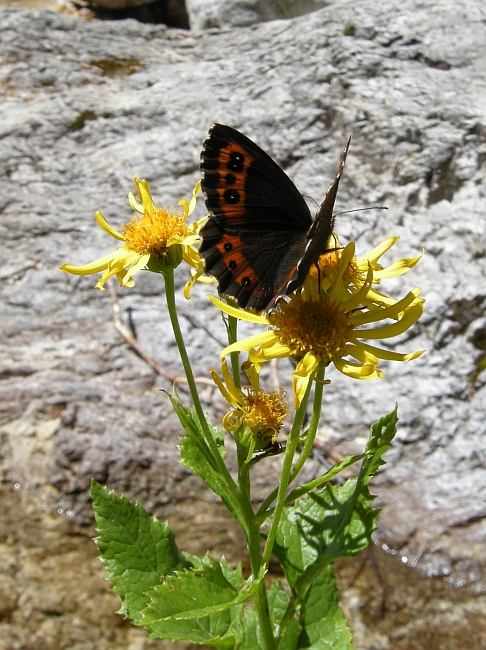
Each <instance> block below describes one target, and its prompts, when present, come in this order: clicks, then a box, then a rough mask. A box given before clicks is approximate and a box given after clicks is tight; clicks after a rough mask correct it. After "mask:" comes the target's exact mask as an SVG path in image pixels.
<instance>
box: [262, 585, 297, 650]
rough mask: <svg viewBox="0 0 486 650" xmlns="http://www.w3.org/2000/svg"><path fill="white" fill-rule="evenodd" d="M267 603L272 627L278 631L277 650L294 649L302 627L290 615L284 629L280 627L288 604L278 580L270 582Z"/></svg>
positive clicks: (286, 596)
mask: <svg viewBox="0 0 486 650" xmlns="http://www.w3.org/2000/svg"><path fill="white" fill-rule="evenodd" d="M268 605H269V608H270V616H271V620H272V623H273V625H274V629H275V630H276V631H278V632H279V638H278V648H279V650H294V649H295V648H296V647H297V645H296V644H297V639H298V638H299V634H300V632H301V629H302V628H301V626H300V624H299V622H298V621H297V619H296V618H295V617H294V616H292V617H291V619H290V620H289V621H288V623H287V624H286V625H285V627H284V629H282V630H281V629H280V624H281V622H282V618H283V617H284V615H285V613H286V611H287V607H288V605H289V597H288V594H287V592H286V591H285V589H284V588H283V586H282V583H281V582H280V581H279V580H275V581H274V582H272V586H271V587H270V589H269V591H268Z"/></svg>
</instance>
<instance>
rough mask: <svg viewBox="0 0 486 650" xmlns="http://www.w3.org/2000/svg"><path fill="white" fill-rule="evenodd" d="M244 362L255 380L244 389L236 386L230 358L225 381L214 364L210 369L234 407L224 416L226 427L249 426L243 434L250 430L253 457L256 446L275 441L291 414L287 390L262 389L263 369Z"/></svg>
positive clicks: (224, 373) (229, 428) (260, 447)
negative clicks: (230, 368)
mask: <svg viewBox="0 0 486 650" xmlns="http://www.w3.org/2000/svg"><path fill="white" fill-rule="evenodd" d="M244 365H246V368H245V370H246V374H247V376H248V379H249V380H250V384H251V385H250V386H249V387H248V388H244V389H240V388H237V387H236V386H235V383H234V381H233V378H232V376H231V373H230V372H229V369H228V365H227V363H226V359H223V360H222V363H221V374H222V375H223V380H224V383H223V382H222V381H221V379H220V378H219V376H218V374H217V373H216V371H215V370H214V369H213V368H211V369H210V372H211V377H212V378H213V381H214V383H215V384H216V386H217V387H218V388H219V390H220V392H221V394H222V395H223V397H224V398H225V400H226V401H227V402H228V404H230V405H231V407H232V409H231V411H229V412H228V413H226V415H225V416H224V418H223V426H224V428H225V429H226V430H227V431H231V432H236V431H238V429H239V428H240V427H241V425H243V426H244V427H245V431H244V432H243V436H245V434H246V433H247V432H249V433H250V437H251V440H250V442H249V444H248V447H249V449H250V451H249V454H248V459H247V460H249V459H250V458H251V455H252V454H253V451H254V450H255V449H256V450H258V449H265V448H266V447H267V446H268V445H269V444H275V442H276V441H277V438H278V432H279V431H280V429H281V428H282V425H283V421H284V419H285V418H286V417H287V416H288V404H287V402H284V401H283V398H284V396H285V394H284V393H282V392H281V391H280V392H279V391H276V390H275V391H273V393H266V392H265V391H263V390H261V389H260V384H259V373H258V371H257V370H256V368H255V366H254V365H252V364H244ZM240 441H241V440H240Z"/></svg>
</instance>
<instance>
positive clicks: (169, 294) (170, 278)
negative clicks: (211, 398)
mask: <svg viewBox="0 0 486 650" xmlns="http://www.w3.org/2000/svg"><path fill="white" fill-rule="evenodd" d="M163 276H164V280H165V297H166V301H167V310H168V312H169V317H170V322H171V325H172V330H173V332H174V337H175V340H176V344H177V348H178V350H179V355H180V357H181V361H182V366H183V368H184V372H185V375H186V379H187V383H188V386H189V392H190V393H191V398H192V402H193V404H194V408H195V410H196V413H197V417H198V419H199V423H200V425H201V429H202V431H203V433H204V439H205V441H206V444H207V445H208V447H209V449H210V451H211V455H212V457H213V458H214V460H215V462H216V463H217V465H218V469H219V470H220V472H221V474H222V476H223V477H224V479H225V482H226V484H227V486H228V488H229V489H230V490H231V492H232V493H233V495H234V496H237V489H236V483H235V482H234V480H233V478H232V477H231V474H230V473H229V471H228V468H227V467H226V465H225V464H224V461H223V459H222V458H221V454H220V453H219V449H218V446H217V445H216V441H215V440H214V438H213V435H212V433H211V430H210V428H209V426H208V423H207V420H206V417H205V415H204V411H203V409H202V406H201V401H200V399H199V394H198V392H197V386H196V381H195V379H194V374H193V372H192V367H191V363H190V361H189V356H188V354H187V350H186V346H185V344H184V339H183V336H182V332H181V328H180V325H179V318H178V317H177V308H176V301H175V286H174V270H173V269H169V270H167V271H165V272H164V273H163Z"/></svg>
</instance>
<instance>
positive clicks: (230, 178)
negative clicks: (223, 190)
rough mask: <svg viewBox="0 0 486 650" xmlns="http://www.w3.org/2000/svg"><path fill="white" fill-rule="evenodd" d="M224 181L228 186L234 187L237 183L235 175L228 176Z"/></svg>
mask: <svg viewBox="0 0 486 650" xmlns="http://www.w3.org/2000/svg"><path fill="white" fill-rule="evenodd" d="M224 180H225V181H226V182H227V184H228V185H234V184H235V183H236V176H235V175H234V174H226V176H225V177H224Z"/></svg>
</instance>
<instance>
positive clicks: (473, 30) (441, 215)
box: [0, 0, 486, 648]
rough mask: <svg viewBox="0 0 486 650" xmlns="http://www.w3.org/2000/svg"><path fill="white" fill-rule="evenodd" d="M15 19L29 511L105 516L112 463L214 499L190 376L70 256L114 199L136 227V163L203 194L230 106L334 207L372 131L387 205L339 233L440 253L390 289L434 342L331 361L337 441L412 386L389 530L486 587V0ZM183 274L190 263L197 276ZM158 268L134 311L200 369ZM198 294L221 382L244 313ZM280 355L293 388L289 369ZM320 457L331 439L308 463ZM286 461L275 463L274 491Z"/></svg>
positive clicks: (7, 43) (2, 337)
mask: <svg viewBox="0 0 486 650" xmlns="http://www.w3.org/2000/svg"><path fill="white" fill-rule="evenodd" d="M0 24H1V42H0V56H1V60H2V67H1V69H0V75H1V76H0V84H1V88H2V91H3V94H4V98H3V102H2V103H1V104H0V165H1V169H2V173H1V175H0V208H1V212H2V217H1V220H0V262H1V264H0V276H1V319H0V354H1V367H0V377H1V383H0V409H1V410H0V413H1V417H2V426H1V429H0V435H1V438H0V440H1V443H0V444H1V447H0V457H1V458H2V461H1V471H2V478H3V482H4V485H6V486H7V488H6V489H8V486H12V490H13V494H15V495H16V496H15V498H16V499H18V504H19V505H18V508H20V509H21V511H22V512H24V513H25V516H32V517H37V518H40V519H39V520H40V521H41V522H42V525H43V526H45V525H46V523H45V522H46V521H48V522H51V523H50V524H49V525H50V526H52V527H53V528H55V527H56V526H60V527H62V526H66V527H69V526H79V525H81V524H88V523H89V522H90V508H89V505H88V489H89V482H90V480H91V478H95V479H97V480H100V481H102V482H106V483H107V484H108V485H110V486H111V487H114V488H116V489H117V490H118V491H119V492H121V491H124V492H126V493H127V494H129V495H130V496H131V497H134V498H138V499H140V501H142V502H143V503H144V505H146V506H147V508H148V509H149V510H150V511H151V512H153V513H154V514H159V515H161V516H167V514H168V513H169V514H170V513H173V512H174V508H175V507H176V504H178V503H180V504H183V503H186V502H187V501H188V500H193V502H194V503H202V504H204V503H205V502H206V503H211V502H212V501H213V499H212V497H211V495H208V494H206V493H204V492H203V491H202V490H201V484H200V482H199V480H198V479H196V478H194V477H192V476H190V475H189V474H187V473H186V471H185V470H184V468H182V467H181V466H180V465H178V464H177V451H176V448H175V445H176V443H177V434H178V433H180V431H179V425H178V423H177V421H176V419H175V418H174V416H173V415H172V413H171V411H170V408H169V406H168V403H167V399H166V397H165V395H164V394H163V393H161V392H160V389H166V390H169V389H170V386H171V384H170V382H169V381H168V380H167V379H165V378H164V377H162V376H156V375H155V374H154V372H153V371H152V370H151V369H150V367H148V366H147V365H146V364H145V363H144V362H143V361H142V360H140V359H139V358H138V357H136V356H135V355H134V354H133V352H131V351H130V350H128V349H127V348H126V346H125V345H124V344H123V342H122V341H121V339H120V338H119V336H118V335H117V333H116V332H115V330H114V327H113V322H112V304H111V298H110V296H109V293H108V292H105V293H104V294H100V293H99V292H97V291H96V290H94V289H93V285H94V284H95V279H94V278H93V277H87V278H79V277H73V276H67V275H64V274H62V273H60V272H59V271H58V266H59V264H61V263H63V262H69V263H72V264H82V263H85V262H88V261H91V260H94V259H95V258H97V257H99V256H101V255H102V254H105V253H108V252H110V251H111V250H113V248H114V246H116V242H115V241H114V240H110V238H109V237H108V236H107V235H105V234H104V233H102V231H101V230H100V229H99V228H98V227H97V226H96V224H95V221H94V219H93V212H94V210H96V209H99V210H101V211H102V212H103V214H105V216H106V217H107V218H108V219H109V221H110V222H111V223H112V224H113V225H114V226H119V225H120V224H121V223H123V222H126V221H127V220H128V219H129V217H130V216H131V215H130V211H129V209H128V204H127V202H126V198H125V197H126V194H127V192H128V191H129V190H131V189H132V183H131V174H132V173H135V174H136V175H137V176H139V177H140V178H146V179H147V180H148V181H149V182H150V184H151V188H152V192H153V195H154V198H155V199H156V200H157V201H158V202H159V203H160V204H162V205H167V204H171V205H176V204H177V202H178V200H179V199H180V198H181V197H189V196H190V194H191V191H192V188H193V187H194V184H195V183H196V181H197V180H198V178H199V151H200V149H201V145H202V142H203V140H204V138H205V135H206V132H207V129H208V128H209V126H210V125H211V123H212V122H214V121H220V122H223V123H227V124H231V125H232V126H234V127H236V128H239V129H240V130H242V131H243V132H244V133H246V134H247V135H248V136H249V137H251V138H253V139H254V140H255V141H256V142H258V143H259V144H260V145H261V146H262V147H263V148H264V149H266V150H267V151H269V152H270V153H271V154H272V155H273V156H274V157H275V159H276V160H277V161H278V162H279V163H280V164H281V165H282V166H283V167H284V168H285V169H286V171H287V172H288V173H289V175H290V176H291V177H292V179H293V180H294V181H295V183H296V185H297V186H298V188H299V189H300V191H301V192H302V193H303V194H304V195H306V196H311V197H313V198H314V199H315V200H316V201H320V200H321V199H322V197H323V195H324V192H325V190H326V188H327V186H328V184H329V182H330V180H331V178H332V176H333V174H334V172H335V167H336V163H337V160H338V158H339V155H340V152H341V149H342V146H343V144H344V142H345V140H346V137H347V135H348V134H349V133H351V134H352V136H353V142H352V147H351V151H350V155H349V156H348V161H347V163H346V170H345V173H344V177H343V180H342V182H341V186H340V193H339V196H338V200H337V205H336V209H337V210H338V211H341V210H349V209H352V208H360V207H364V206H369V205H376V204H377V203H384V204H386V205H387V206H388V207H389V210H388V212H378V211H366V212H357V213H354V214H346V215H342V216H341V217H338V224H337V228H338V232H339V234H340V237H341V240H342V241H344V242H345V241H347V240H348V239H353V240H356V242H357V251H358V253H363V252H366V251H367V250H368V249H369V248H370V247H372V246H374V245H376V244H377V243H378V242H379V241H381V240H382V239H384V238H386V237H389V236H392V235H397V234H398V235H400V237H401V240H400V242H399V244H398V245H397V246H395V247H394V249H392V253H391V254H390V255H389V258H388V259H389V261H393V259H395V257H396V256H398V255H400V256H413V255H417V254H418V252H419V251H420V250H421V248H422V247H424V248H425V251H426V252H425V255H424V258H423V260H422V262H421V263H420V265H419V266H418V267H416V269H415V270H413V271H411V272H410V273H409V274H407V275H405V276H403V277H402V278H398V279H396V280H394V281H391V282H390V284H387V285H386V286H385V290H386V289H387V287H393V290H394V291H396V295H397V296H398V295H403V294H404V293H406V291H408V289H409V288H411V287H412V286H417V285H418V286H421V287H422V288H423V295H424V296H425V298H426V299H427V303H426V311H425V315H424V317H423V319H422V320H421V321H420V323H419V325H418V326H416V327H415V328H414V329H413V330H412V331H411V332H409V333H407V335H406V336H403V337H402V341H401V342H400V343H399V344H397V345H396V349H397V350H405V351H412V350H416V349H422V348H426V349H427V354H426V355H424V356H423V357H421V358H420V359H419V360H417V361H414V362H411V363H409V364H394V365H393V364H392V365H389V366H388V367H386V368H385V371H386V373H387V379H385V380H381V381H376V382H357V381H352V380H349V379H347V378H344V377H341V376H339V375H338V373H334V374H333V373H330V375H329V377H330V378H331V379H332V384H331V386H330V387H328V388H327V389H326V393H325V406H324V421H323V425H322V428H321V431H320V435H319V443H320V446H319V448H320V449H329V448H332V449H333V453H335V454H336V453H337V454H342V455H343V454H347V453H349V452H352V453H355V452H358V451H359V450H361V449H362V444H363V438H364V435H365V433H364V432H365V429H366V428H367V427H368V425H369V424H370V423H372V422H373V421H374V420H376V419H377V418H378V417H379V416H381V415H382V414H384V413H386V412H388V411H389V410H391V409H392V408H393V406H394V404H395V401H398V403H399V414H400V423H399V432H398V437H397V441H396V443H395V444H394V447H393V449H392V450H391V451H390V452H389V454H388V465H387V466H386V469H385V471H383V473H382V474H381V475H380V476H379V478H378V480H377V481H375V492H376V493H377V494H378V496H379V501H380V503H381V504H383V505H384V506H385V507H384V510H383V512H382V515H381V519H380V531H381V533H380V534H381V535H383V536H384V537H385V540H386V542H387V543H388V544H389V546H390V547H393V548H395V549H400V553H401V554H402V555H403V557H404V559H407V560H408V561H409V563H412V564H416V563H418V564H419V565H421V566H422V567H424V568H425V569H426V570H427V571H428V572H429V573H430V574H439V575H444V576H449V578H448V579H449V580H451V581H452V582H454V581H455V582H456V583H457V584H462V582H461V581H465V582H468V581H469V582H473V583H474V585H475V588H476V589H478V590H479V592H480V591H481V590H484V588H485V581H484V574H482V571H484V543H485V540H486V505H485V504H486V498H485V497H486V468H485V459H486V452H485V442H484V441H485V437H484V435H485V433H486V426H485V423H484V412H485V406H486V404H485V386H484V372H482V371H484V366H485V358H486V353H485V350H486V344H485V332H486V321H485V317H484V304H485V301H486V286H485V280H484V278H485V244H486V236H485V235H486V220H485V210H486V202H485V183H484V180H485V178H484V176H485V166H484V163H485V160H486V141H485V133H486V131H485V124H486V90H485V89H486V84H485V82H486V46H485V44H486V8H485V6H484V3H483V2H482V0H465V1H464V2H463V3H461V4H460V5H457V4H456V3H451V2H449V1H448V0H441V1H438V2H436V3H434V4H433V5H430V6H429V5H427V4H424V3H422V2H419V1H418V0H406V2H400V3H398V2H396V3H395V2H389V3H387V4H386V8H385V7H384V6H382V5H380V4H379V3H373V2H370V1H369V0H358V1H356V0H343V1H340V2H335V3H332V4H330V5H329V6H328V7H326V8H324V9H323V10H321V11H318V12H315V13H311V14H308V15H306V16H303V17H301V18H298V19H295V20H291V21H283V20H282V21H273V22H267V23H263V24H260V25H254V26H252V27H249V28H240V29H237V30H234V29H223V30H221V31H218V32H217V31H211V32H202V33H201V32H182V31H175V30H174V31H171V30H168V29H166V28H164V27H161V26H153V25H152V26H151V25H141V24H138V23H136V22H134V21H131V20H128V21H123V22H116V23H110V22H97V21H91V22H89V23H86V22H84V21H82V20H77V19H75V18H71V17H69V16H62V15H58V14H55V13H50V12H39V13H24V12H21V11H14V10H6V9H0ZM203 214H204V209H203V205H202V203H201V205H200V206H199V208H198V212H197V216H198V217H201V216H202V215H203ZM395 249H396V251H395ZM185 280H186V275H185V273H184V271H183V270H182V269H181V272H180V274H179V276H178V282H179V286H182V285H183V283H184V282H185ZM136 281H137V284H136V287H135V288H134V289H132V290H119V289H117V293H118V298H119V301H120V306H121V308H122V313H123V314H124V317H125V316H126V318H127V319H128V313H130V314H131V317H132V320H133V322H134V325H135V327H136V331H137V334H138V341H139V343H140V345H141V346H142V347H143V348H144V349H145V350H146V351H147V353H148V354H150V355H151V356H152V357H153V358H154V359H155V360H156V361H157V362H158V363H159V364H160V365H161V366H162V368H163V370H164V372H165V373H166V374H167V375H169V376H179V375H180V374H181V370H180V366H179V362H178V358H177V353H176V348H175V345H174V341H173V339H172V336H171V334H170V331H169V327H168V322H167V316H166V313H165V309H164V296H163V291H162V288H161V284H160V282H159V281H158V278H157V277H156V276H155V275H153V274H150V273H146V274H144V273H140V274H138V276H137V277H136ZM181 307H182V309H183V310H184V312H185V313H186V314H187V315H188V317H184V316H183V317H182V322H183V326H184V329H185V334H186V335H187V337H188V339H189V341H190V345H189V348H190V354H191V357H192V359H193V360H194V364H195V368H196V373H197V374H198V376H200V377H202V378H203V379H204V380H207V378H208V367H209V366H211V365H215V363H217V356H218V354H219V351H220V345H219V344H218V343H217V341H216V340H215V339H217V338H221V339H224V331H223V326H222V324H221V322H220V318H219V317H218V315H217V314H216V313H215V312H214V311H213V310H212V309H210V308H209V304H208V301H207V299H206V298H205V291H204V290H202V289H201V290H198V291H196V292H195V295H194V297H193V299H192V300H191V301H190V302H189V303H187V302H185V301H184V300H183V299H182V298H181ZM127 310H131V311H130V312H128V311H127ZM208 330H209V331H210V332H211V334H212V335H213V336H214V337H215V338H210V337H209V336H208V333H207V332H208ZM242 331H243V333H245V332H250V331H253V330H252V329H251V328H250V327H245V328H242ZM394 349H395V348H394ZM277 372H278V374H279V376H280V377H281V380H282V381H283V382H284V383H285V382H286V381H287V379H286V378H288V375H289V367H288V366H287V365H286V364H285V363H281V364H280V366H279V367H278V368H277ZM202 385H204V386H205V388H204V391H205V403H206V405H207V407H208V408H210V406H211V407H212V408H214V409H215V410H216V411H217V412H218V413H219V414H221V409H222V408H223V405H222V404H221V403H220V402H218V399H217V396H216V394H215V392H214V391H211V390H210V388H209V387H207V385H206V384H202ZM321 460H322V458H321V456H320V455H319V453H317V452H316V456H315V459H314V462H313V463H311V464H310V466H309V470H308V471H309V474H310V473H317V472H318V471H322V465H321ZM271 474H272V473H271V472H269V471H268V468H263V470H262V471H261V473H260V474H257V476H256V481H257V487H258V486H260V488H261V487H264V486H265V485H266V482H267V481H268V479H269V478H271ZM257 492H258V490H257ZM181 507H182V505H181ZM201 507H203V506H201ZM57 513H58V514H57ZM66 513H67V514H66ZM68 520H69V521H68ZM56 522H57V523H56ZM225 525H227V524H225ZM63 530H64V529H63ZM78 530H79V528H76V531H78ZM77 534H78V533H77ZM9 566H10V565H9ZM12 566H13V565H12ZM12 571H13V569H12ZM13 575H15V571H14V572H13ZM40 600H42V599H40ZM9 633H10V632H9ZM46 634H47V633H46ZM0 636H1V635H0ZM12 638H13V637H12ZM49 638H50V637H49ZM389 641H390V639H389ZM15 642H16V641H15ZM363 643H364V642H363ZM370 643H371V645H369V646H368V645H367V646H366V647H374V646H373V645H372V642H370ZM383 643H384V644H385V645H382V646H380V647H384V648H385V647H386V648H387V647H389V646H388V645H386V642H385V641H383ZM390 643H392V641H390ZM0 647H2V646H1V642H0ZM5 647H16V646H15V645H13V641H12V643H11V644H10V645H7V646H5ZM19 647H20V646H19ZM29 647H36V646H35V645H34V646H29ZM48 647H56V646H55V645H50V646H48ZM64 647H66V646H64ZM147 647H148V646H147ZM362 647H365V646H364V645H363V646H362ZM390 647H391V646H390ZM394 647H398V646H397V645H395V646H394ZM441 647H442V646H441ZM444 647H446V646H444ZM456 647H459V646H456ZM463 647H466V646H463ZM468 647H472V646H468Z"/></svg>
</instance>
